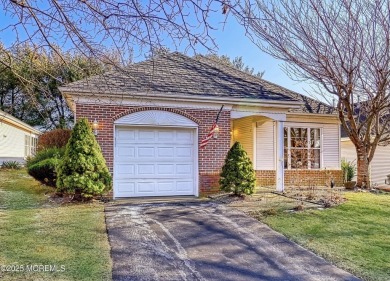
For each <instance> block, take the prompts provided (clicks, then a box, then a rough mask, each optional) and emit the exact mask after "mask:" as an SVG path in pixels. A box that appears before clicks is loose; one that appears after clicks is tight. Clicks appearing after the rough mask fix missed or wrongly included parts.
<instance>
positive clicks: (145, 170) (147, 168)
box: [137, 164, 156, 176]
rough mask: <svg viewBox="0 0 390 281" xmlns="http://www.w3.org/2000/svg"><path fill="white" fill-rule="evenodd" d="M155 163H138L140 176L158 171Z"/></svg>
mask: <svg viewBox="0 0 390 281" xmlns="http://www.w3.org/2000/svg"><path fill="white" fill-rule="evenodd" d="M154 166H155V165H154V164H138V165H137V168H138V169H137V171H138V175H140V176H147V175H152V176H153V175H154V174H155V173H156V171H155V167H154Z"/></svg>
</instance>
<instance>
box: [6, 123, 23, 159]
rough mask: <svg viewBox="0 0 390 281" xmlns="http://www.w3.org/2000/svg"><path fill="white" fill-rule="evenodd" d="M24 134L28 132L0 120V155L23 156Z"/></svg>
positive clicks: (9, 156)
mask: <svg viewBox="0 0 390 281" xmlns="http://www.w3.org/2000/svg"><path fill="white" fill-rule="evenodd" d="M25 135H30V134H29V133H27V132H25V131H23V130H21V129H18V128H16V127H14V126H11V125H9V124H7V123H5V122H0V157H1V158H13V157H17V158H24V156H25V155H24V149H25V144H24V140H25Z"/></svg>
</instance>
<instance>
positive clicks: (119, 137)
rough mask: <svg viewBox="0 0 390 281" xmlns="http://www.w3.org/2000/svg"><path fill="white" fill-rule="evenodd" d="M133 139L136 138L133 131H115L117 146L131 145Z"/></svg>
mask: <svg viewBox="0 0 390 281" xmlns="http://www.w3.org/2000/svg"><path fill="white" fill-rule="evenodd" d="M135 137H136V136H135V131H134V130H124V129H117V131H116V142H117V144H121V143H132V142H134V141H135Z"/></svg>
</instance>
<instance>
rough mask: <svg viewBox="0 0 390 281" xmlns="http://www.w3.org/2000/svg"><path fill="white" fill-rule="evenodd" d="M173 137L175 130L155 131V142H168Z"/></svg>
mask: <svg viewBox="0 0 390 281" xmlns="http://www.w3.org/2000/svg"><path fill="white" fill-rule="evenodd" d="M174 139H175V132H174V131H166V130H164V131H161V130H158V131H157V142H161V141H163V142H170V141H172V140H174Z"/></svg>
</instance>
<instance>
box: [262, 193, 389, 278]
mask: <svg viewBox="0 0 390 281" xmlns="http://www.w3.org/2000/svg"><path fill="white" fill-rule="evenodd" d="M346 197H347V199H348V201H347V202H346V203H344V204H343V205H340V206H338V207H335V208H331V209H325V210H307V211H304V212H299V213H278V214H277V215H274V216H267V217H263V218H261V220H262V221H263V222H265V223H267V224H268V225H269V226H271V227H272V228H273V229H275V230H277V231H279V232H281V233H283V234H284V235H286V236H287V237H288V238H290V239H291V240H293V241H295V242H297V243H298V244H301V245H302V246H304V247H306V248H309V249H311V250H313V251H314V252H315V253H317V254H319V255H321V256H323V257H324V258H325V259H327V260H329V261H331V262H333V263H335V264H336V265H337V266H339V267H341V268H343V269H345V270H347V271H349V272H351V273H353V274H355V275H356V276H358V277H360V278H363V279H364V280H375V281H380V280H386V281H388V280H390V194H378V195H375V194H371V193H352V192H351V193H346Z"/></svg>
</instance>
